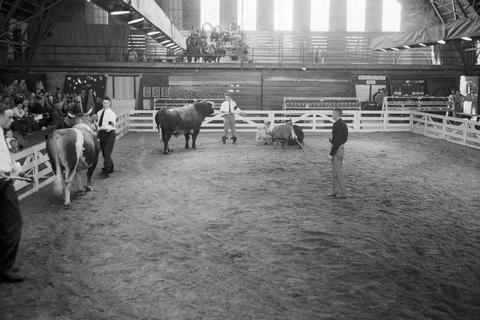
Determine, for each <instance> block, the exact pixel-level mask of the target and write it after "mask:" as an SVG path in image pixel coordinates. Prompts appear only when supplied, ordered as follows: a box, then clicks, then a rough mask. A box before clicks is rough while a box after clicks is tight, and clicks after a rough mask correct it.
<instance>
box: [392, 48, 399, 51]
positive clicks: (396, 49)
mask: <svg viewBox="0 0 480 320" xmlns="http://www.w3.org/2000/svg"><path fill="white" fill-rule="evenodd" d="M390 49H392V50H394V51H400V49H398V48H390Z"/></svg>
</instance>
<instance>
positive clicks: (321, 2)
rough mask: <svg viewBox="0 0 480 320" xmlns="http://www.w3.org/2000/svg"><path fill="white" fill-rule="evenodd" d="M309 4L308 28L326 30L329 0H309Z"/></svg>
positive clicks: (328, 21)
mask: <svg viewBox="0 0 480 320" xmlns="http://www.w3.org/2000/svg"><path fill="white" fill-rule="evenodd" d="M310 4H311V8H310V30H311V31H328V30H329V23H330V0H311V1H310Z"/></svg>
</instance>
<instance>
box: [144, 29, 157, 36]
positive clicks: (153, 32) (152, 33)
mask: <svg viewBox="0 0 480 320" xmlns="http://www.w3.org/2000/svg"><path fill="white" fill-rule="evenodd" d="M159 33H160V31H158V30H155V31H150V32H148V33H147V36H154V35H156V34H159Z"/></svg>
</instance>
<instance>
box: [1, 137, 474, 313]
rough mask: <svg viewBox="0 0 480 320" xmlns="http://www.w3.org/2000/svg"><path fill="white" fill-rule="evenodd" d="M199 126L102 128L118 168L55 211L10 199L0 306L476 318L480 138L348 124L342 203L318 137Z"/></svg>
mask: <svg viewBox="0 0 480 320" xmlns="http://www.w3.org/2000/svg"><path fill="white" fill-rule="evenodd" d="M239 137H240V139H239V144H238V145H232V144H227V145H222V144H221V143H220V134H214V133H200V136H199V139H198V149H197V150H184V149H183V143H184V142H183V141H184V140H183V137H181V138H177V139H175V138H173V139H172V142H173V145H172V146H173V149H174V152H173V153H171V154H169V155H164V154H163V153H162V152H161V148H162V146H161V144H160V142H159V138H158V134H154V133H129V134H127V135H126V136H125V137H123V138H121V139H120V140H119V141H117V146H116V148H115V151H114V159H115V161H116V168H117V171H116V172H115V174H114V175H113V176H112V177H111V178H109V179H107V180H99V179H95V180H94V188H95V190H94V191H93V192H91V193H89V194H87V195H86V196H85V197H83V198H78V197H77V198H74V200H73V202H72V208H71V209H70V210H69V211H65V210H64V209H63V205H62V200H61V198H59V197H57V196H54V195H53V194H52V188H51V187H46V188H44V189H42V190H41V191H40V192H38V193H37V194H35V195H32V196H30V197H27V198H26V199H24V200H23V201H22V203H21V205H22V210H23V217H24V229H23V231H24V232H23V238H22V242H21V246H20V253H19V257H18V265H19V267H20V268H21V270H22V272H23V273H24V274H25V275H27V276H28V280H27V281H26V282H24V283H21V284H0V319H2V320H3V319H15V320H17V319H22V320H25V319H48V320H52V319H115V320H118V319H125V320H131V319H222V320H223V319H416V320H417V319H478V317H479V314H480V298H479V297H480V232H479V230H480V187H479V186H480V160H479V159H480V150H474V149H469V148H465V147H462V146H459V145H456V144H453V143H449V142H446V141H442V140H436V139H430V138H426V137H422V136H418V135H414V134H411V133H387V134H384V133H362V134H351V137H350V141H349V142H348V144H347V154H346V162H345V172H346V176H347V183H348V195H349V198H348V199H346V200H335V199H331V198H330V197H328V194H329V193H330V191H331V187H330V186H331V170H330V163H329V160H328V158H327V154H328V148H329V144H328V140H327V138H328V135H327V134H307V136H306V139H305V143H306V144H305V147H304V149H303V150H298V149H296V148H295V147H289V148H286V149H283V148H274V147H273V146H265V145H257V144H256V143H255V142H254V141H253V140H254V139H253V137H254V133H241V134H239Z"/></svg>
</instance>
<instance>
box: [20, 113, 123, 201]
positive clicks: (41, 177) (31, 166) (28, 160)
mask: <svg viewBox="0 0 480 320" xmlns="http://www.w3.org/2000/svg"><path fill="white" fill-rule="evenodd" d="M127 132H128V114H127V113H125V114H122V115H120V116H118V117H117V126H116V133H117V139H118V138H120V137H122V136H123V135H125V134H126V133H127ZM13 159H14V160H15V161H18V162H20V164H21V165H22V168H23V170H24V171H25V172H26V173H27V174H28V175H30V176H32V177H33V183H28V182H25V181H20V180H17V181H15V189H16V190H17V192H18V195H19V198H20V199H22V198H25V197H26V196H28V195H30V194H32V193H34V192H36V191H38V190H39V189H40V188H42V187H44V186H46V185H48V184H49V183H50V182H52V181H53V180H54V179H55V175H54V174H53V171H52V166H51V165H50V161H49V160H48V155H47V150H46V146H45V142H42V143H39V144H37V145H35V146H33V147H30V148H28V149H25V150H23V151H21V152H17V153H15V154H14V155H13Z"/></svg>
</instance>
